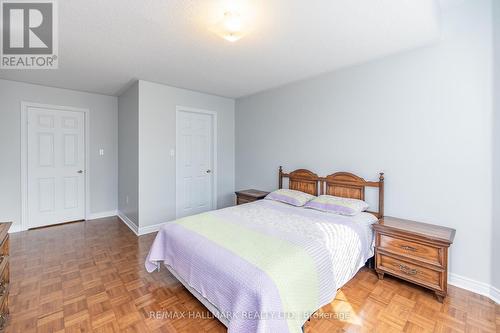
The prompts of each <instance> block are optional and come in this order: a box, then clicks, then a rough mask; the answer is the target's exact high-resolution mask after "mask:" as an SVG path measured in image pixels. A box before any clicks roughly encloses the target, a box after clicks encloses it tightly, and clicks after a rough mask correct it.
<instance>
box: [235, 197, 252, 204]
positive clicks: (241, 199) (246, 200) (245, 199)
mask: <svg viewBox="0 0 500 333" xmlns="http://www.w3.org/2000/svg"><path fill="white" fill-rule="evenodd" d="M254 201H255V199H251V198H248V197H237V198H236V204H237V205H242V204H246V203H249V202H254Z"/></svg>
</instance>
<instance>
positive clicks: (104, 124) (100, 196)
mask: <svg viewBox="0 0 500 333" xmlns="http://www.w3.org/2000/svg"><path fill="white" fill-rule="evenodd" d="M21 101H27V102H36V103H44V104H53V105H63V106H73V107H81V108H88V109H90V116H89V118H90V128H89V130H90V147H89V150H90V156H89V158H90V170H89V174H90V197H91V200H90V212H91V213H95V214H97V213H102V212H109V211H114V210H116V207H117V186H118V185H117V175H116V174H117V172H116V171H117V161H118V152H117V109H118V108H117V98H116V97H111V96H104V95H97V94H89V93H83V92H77V91H72V90H65V89H56V88H49V87H44V86H38V85H32V84H26V83H20V82H13V81H6V80H0V156H1V157H2V159H1V163H0V189H1V190H0V221H13V222H14V226H13V230H16V229H17V228H19V227H20V219H21V173H20V168H21V165H20V164H21V111H20V110H21ZM99 148H103V149H104V150H105V155H104V156H99Z"/></svg>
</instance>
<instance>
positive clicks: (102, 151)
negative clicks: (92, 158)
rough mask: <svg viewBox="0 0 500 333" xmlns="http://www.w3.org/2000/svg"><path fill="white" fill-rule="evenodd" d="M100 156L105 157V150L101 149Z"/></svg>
mask: <svg viewBox="0 0 500 333" xmlns="http://www.w3.org/2000/svg"><path fill="white" fill-rule="evenodd" d="M99 155H100V156H104V149H102V148H101V149H99Z"/></svg>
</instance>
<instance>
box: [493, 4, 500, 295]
mask: <svg viewBox="0 0 500 333" xmlns="http://www.w3.org/2000/svg"><path fill="white" fill-rule="evenodd" d="M493 6H494V8H493V24H494V38H493V44H494V45H495V49H494V59H493V63H494V67H495V68H494V75H495V79H494V88H493V91H494V110H495V111H494V112H495V116H494V119H495V121H494V125H493V126H494V129H493V133H494V139H493V140H494V143H493V145H494V147H493V152H494V154H493V172H494V174H493V177H494V182H493V184H494V185H493V232H492V237H493V240H492V244H493V257H492V261H491V266H492V269H493V281H492V284H493V286H495V287H496V288H497V289H500V265H499V264H498V263H500V1H493Z"/></svg>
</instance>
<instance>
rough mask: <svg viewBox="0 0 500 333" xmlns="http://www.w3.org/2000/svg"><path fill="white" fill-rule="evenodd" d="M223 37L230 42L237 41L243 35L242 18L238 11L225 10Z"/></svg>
mask: <svg viewBox="0 0 500 333" xmlns="http://www.w3.org/2000/svg"><path fill="white" fill-rule="evenodd" d="M221 23H222V24H221V26H222V28H223V29H222V30H223V31H222V37H223V38H224V39H225V40H227V41H229V42H232V43H233V42H236V41H237V40H239V39H240V38H241V37H243V35H242V26H243V23H242V20H241V16H240V14H238V13H237V12H225V13H224V18H223V19H222V22H221Z"/></svg>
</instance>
